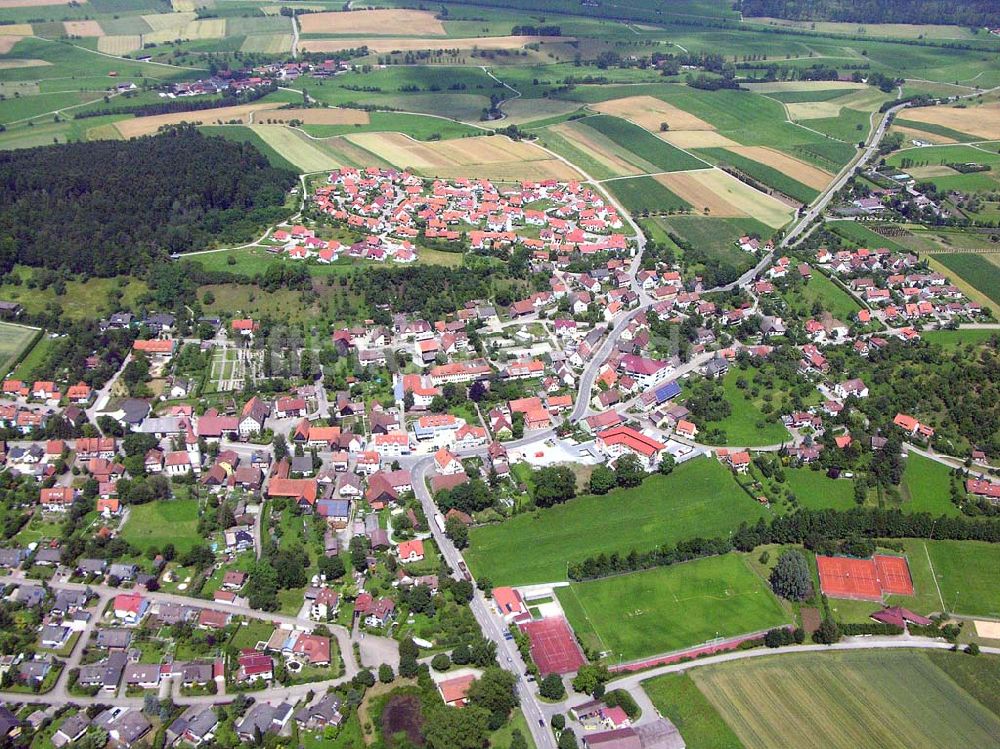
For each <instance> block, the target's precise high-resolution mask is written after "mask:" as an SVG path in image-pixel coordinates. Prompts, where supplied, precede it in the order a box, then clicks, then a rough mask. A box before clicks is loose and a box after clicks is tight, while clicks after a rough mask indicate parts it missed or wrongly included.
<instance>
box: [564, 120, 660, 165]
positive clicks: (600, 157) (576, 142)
mask: <svg viewBox="0 0 1000 749" xmlns="http://www.w3.org/2000/svg"><path fill="white" fill-rule="evenodd" d="M549 130H550V131H552V132H553V133H555V134H556V135H558V136H560V137H562V138H565V139H566V140H567V141H568V142H569V143H570V144H572V145H573V146H575V147H576V148H579V149H580V150H581V151H583V152H584V153H586V154H587V155H588V156H589V157H590V158H592V159H593V160H594V161H596V162H598V163H599V164H601V165H602V166H603V167H604V168H605V169H608V170H609V171H610V172H611V173H612V174H615V175H616V176H619V177H625V176H627V175H630V174H633V175H634V174H642V173H643V170H642V169H639V168H638V167H636V166H634V165H633V164H630V163H629V162H628V161H627V160H626V159H625V158H624V157H623V156H622V154H621V151H622V150H623V149H622V147H621V146H619V145H618V144H617V143H614V142H612V141H611V139H609V138H608V137H606V136H605V135H603V134H601V133H599V132H598V131H596V130H594V129H593V128H590V127H586V126H583V125H578V124H576V123H574V122H562V123H560V124H558V125H552V126H551V127H549Z"/></svg>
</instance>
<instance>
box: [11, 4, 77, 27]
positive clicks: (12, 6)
mask: <svg viewBox="0 0 1000 749" xmlns="http://www.w3.org/2000/svg"><path fill="white" fill-rule="evenodd" d="M70 2H72V0H0V9H2V8H35V7H42V6H45V5H69V4H70ZM6 28H7V27H6V26H4V29H5V30H6Z"/></svg>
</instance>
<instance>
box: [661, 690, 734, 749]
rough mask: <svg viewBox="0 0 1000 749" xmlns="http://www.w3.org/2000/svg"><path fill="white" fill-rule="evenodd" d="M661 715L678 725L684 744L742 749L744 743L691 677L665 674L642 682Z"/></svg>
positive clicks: (706, 748)
mask: <svg viewBox="0 0 1000 749" xmlns="http://www.w3.org/2000/svg"><path fill="white" fill-rule="evenodd" d="M642 688H643V689H644V690H645V692H646V694H647V695H648V696H649V699H650V700H652V701H653V705H654V706H655V707H656V709H657V710H659V711H660V714H661V715H663V716H665V717H667V718H669V719H670V721H671V722H672V723H673V724H674V725H675V726H677V730H678V731H680V733H681V736H683V737H684V741H685V742H686V743H687V745H688V746H690V747H698V749H741V748H742V746H743V745H742V744H741V743H740V740H739V739H738V738H736V734H735V733H733V730H732V729H731V728H730V727H729V726H727V725H726V721H724V720H723V719H722V716H721V715H719V713H718V711H717V710H716V709H715V708H714V707H712V703H711V702H709V701H708V700H707V699H705V695H703V694H702V693H701V692H700V691H699V690H698V687H697V686H695V683H694V682H693V681H692V680H691V676H690V675H689V674H683V673H681V674H666V675H665V676H657V677H656V678H654V679H649V680H648V681H644V682H642Z"/></svg>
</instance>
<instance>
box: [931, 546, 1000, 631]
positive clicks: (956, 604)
mask: <svg viewBox="0 0 1000 749" xmlns="http://www.w3.org/2000/svg"><path fill="white" fill-rule="evenodd" d="M923 543H925V544H926V546H927V551H928V552H929V553H930V557H931V563H932V564H933V565H934V575H935V576H936V577H937V581H938V586H939V587H940V588H941V597H942V598H943V599H944V605H945V607H946V608H947V609H948V610H949V611H954V612H955V613H958V614H966V615H969V616H989V617H1000V586H997V584H996V572H997V570H1000V546H997V545H996V544H989V543H986V542H985V541H925V542H923Z"/></svg>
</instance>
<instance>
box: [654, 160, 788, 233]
mask: <svg viewBox="0 0 1000 749" xmlns="http://www.w3.org/2000/svg"><path fill="white" fill-rule="evenodd" d="M656 181H657V182H659V183H660V184H662V185H664V186H665V187H667V188H668V189H669V190H670V191H671V192H672V193H674V194H675V195H678V196H679V197H680V198H681V199H683V200H684V201H685V202H687V203H688V204H690V205H691V206H693V207H694V209H695V211H696V212H697V213H700V214H704V215H710V216H719V217H722V218H726V217H739V216H752V217H754V218H755V219H757V220H758V221H760V222H762V223H764V224H767V225H768V226H770V227H772V228H774V229H777V228H779V227H781V226H784V225H785V224H786V223H787V222H788V220H789V219H790V218H791V216H792V209H791V208H790V207H789V206H788V205H786V204H785V203H782V202H781V201H780V200H778V199H777V198H773V197H771V196H770V195H767V194H766V193H762V192H760V190H755V189H754V188H752V187H750V186H749V185H747V184H746V183H744V182H741V181H740V180H738V179H736V178H735V177H733V176H732V175H731V174H727V173H726V172H724V171H722V170H721V169H703V170H698V171H693V172H673V173H671V174H660V175H657V177H656Z"/></svg>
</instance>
